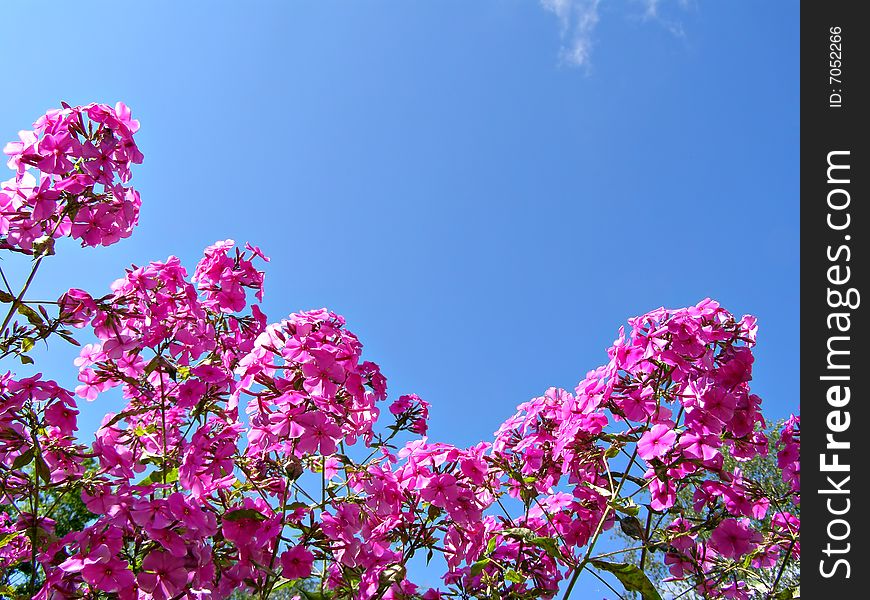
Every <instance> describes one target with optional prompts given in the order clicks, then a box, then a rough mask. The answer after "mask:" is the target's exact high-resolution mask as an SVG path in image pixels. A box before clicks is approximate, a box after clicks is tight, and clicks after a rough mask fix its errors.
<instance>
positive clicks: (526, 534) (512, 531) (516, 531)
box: [500, 527, 535, 540]
mask: <svg viewBox="0 0 870 600" xmlns="http://www.w3.org/2000/svg"><path fill="white" fill-rule="evenodd" d="M500 533H501V534H502V535H503V536H505V537H509V538H514V539H515V540H530V539H532V538H533V537H535V532H534V531H532V530H531V529H529V528H528V527H511V528H509V529H503V530H502V531H501V532H500Z"/></svg>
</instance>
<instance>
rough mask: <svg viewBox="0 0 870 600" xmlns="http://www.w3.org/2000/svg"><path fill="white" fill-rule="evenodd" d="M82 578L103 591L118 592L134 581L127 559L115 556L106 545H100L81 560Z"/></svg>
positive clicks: (131, 584) (130, 585)
mask: <svg viewBox="0 0 870 600" xmlns="http://www.w3.org/2000/svg"><path fill="white" fill-rule="evenodd" d="M81 572H82V578H83V579H84V580H85V581H87V582H88V583H89V584H90V585H91V586H92V587H94V588H96V589H97V590H100V591H103V592H118V591H120V590H123V589H125V588H129V587H132V586H133V585H134V583H135V581H136V580H135V578H134V576H133V572H132V571H131V570H130V569H128V568H127V561H124V560H120V559H118V558H115V557H114V556H112V555H111V554H110V553H109V549H108V548H107V547H106V546H100V547H99V548H97V550H95V551H94V552H93V553H92V554H91V556H89V557H88V558H86V559H85V560H84V561H83V565H82V570H81Z"/></svg>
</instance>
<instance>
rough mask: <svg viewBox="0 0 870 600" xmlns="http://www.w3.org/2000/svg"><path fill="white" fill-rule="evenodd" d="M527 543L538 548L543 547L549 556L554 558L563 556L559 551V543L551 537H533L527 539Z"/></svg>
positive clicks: (557, 558)
mask: <svg viewBox="0 0 870 600" xmlns="http://www.w3.org/2000/svg"><path fill="white" fill-rule="evenodd" d="M529 543H530V544H532V545H533V546H537V547H538V548H543V549H544V551H545V552H546V553H547V555H548V556H549V557H550V558H555V559H556V560H559V559H561V558H563V557H562V553H561V552H559V544H557V543H556V540H554V539H553V538H549V537H533V538H531V539H530V540H529Z"/></svg>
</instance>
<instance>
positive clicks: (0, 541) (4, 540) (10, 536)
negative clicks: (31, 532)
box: [0, 531, 22, 548]
mask: <svg viewBox="0 0 870 600" xmlns="http://www.w3.org/2000/svg"><path fill="white" fill-rule="evenodd" d="M20 535H22V532H20V531H10V532H8V533H4V534H2V535H0V548H2V547H3V546H5V545H6V544H8V543H9V542H11V541H12V540H14V539H15V538H17V537H18V536H20Z"/></svg>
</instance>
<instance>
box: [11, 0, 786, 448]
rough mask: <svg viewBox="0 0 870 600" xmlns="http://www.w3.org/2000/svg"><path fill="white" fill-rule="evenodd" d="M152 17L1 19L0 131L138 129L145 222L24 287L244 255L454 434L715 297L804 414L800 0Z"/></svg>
mask: <svg viewBox="0 0 870 600" xmlns="http://www.w3.org/2000/svg"><path fill="white" fill-rule="evenodd" d="M147 5H148V8H147V9H146V8H145V6H146V5H145V4H144V3H142V4H139V8H136V9H133V8H125V7H123V6H122V5H119V4H117V3H114V2H111V3H110V2H79V3H77V7H78V8H77V10H75V11H70V10H69V9H68V8H64V7H63V5H61V4H60V3H52V2H43V3H37V2H32V3H3V4H2V5H0V24H2V25H0V27H2V30H3V36H2V39H3V42H4V44H3V45H4V47H5V48H7V50H9V49H15V50H14V52H13V53H9V52H7V61H6V68H7V75H6V79H5V81H6V82H7V83H6V86H5V87H6V90H5V93H4V94H2V95H0V138H2V139H3V140H11V139H15V137H16V132H17V131H18V129H22V128H27V127H28V126H29V125H30V123H31V122H32V121H33V120H34V119H35V118H36V117H37V116H38V115H39V114H41V113H42V112H43V111H44V110H45V109H48V108H50V107H53V106H56V105H58V103H59V101H60V100H66V101H68V102H70V103H73V104H77V103H85V102H89V101H92V100H96V101H101V102H109V103H114V102H115V101H117V100H123V101H124V102H126V103H127V104H128V105H130V106H131V107H132V109H133V112H134V116H135V117H136V118H138V119H140V121H141V122H142V128H141V132H140V133H139V135H138V141H139V144H140V147H141V149H142V150H143V152H144V153H145V163H144V164H143V165H141V166H140V167H139V168H138V169H137V170H136V171H135V176H134V182H135V185H136V187H137V188H138V189H139V190H140V192H141V194H142V198H143V209H142V218H141V222H140V226H139V229H138V230H137V231H136V233H135V234H134V236H133V237H132V238H131V239H129V240H126V241H124V242H123V243H120V244H118V245H116V246H113V247H111V248H108V249H101V250H96V251H94V250H81V249H78V248H76V247H75V245H74V244H72V243H66V244H62V245H61V246H60V250H61V255H60V256H58V257H55V258H53V259H52V260H51V261H49V262H48V263H47V264H46V267H45V269H44V274H43V275H42V280H41V281H40V282H39V283H38V284H37V286H36V288H35V291H34V293H35V294H45V295H49V296H50V297H56V296H57V295H58V293H59V292H60V291H61V290H62V289H66V288H68V287H72V286H75V287H81V288H85V289H88V290H91V291H94V292H97V291H99V290H104V289H106V290H107V287H108V285H109V284H110V282H111V281H112V280H114V279H115V278H117V277H119V276H120V275H121V274H122V273H123V269H124V267H125V266H127V265H129V264H130V263H137V264H142V263H144V262H147V261H148V260H156V259H165V258H166V257H167V256H168V255H170V254H175V255H178V256H180V257H181V258H182V259H183V260H184V261H185V262H186V263H187V264H188V265H189V266H190V268H191V270H192V267H193V265H195V263H196V260H197V259H198V256H199V254H200V252H201V250H202V248H203V247H205V246H206V245H208V244H210V243H212V242H214V241H215V240H218V239H226V238H233V239H235V240H236V241H239V242H244V241H246V240H249V241H251V242H252V243H256V244H258V245H260V246H261V247H262V248H263V249H264V250H265V251H266V253H267V254H268V255H270V256H271V258H272V262H271V264H270V265H269V268H268V275H267V280H266V285H267V295H266V302H265V305H264V308H265V310H266V313H267V314H268V315H269V316H270V317H271V319H272V320H277V319H279V318H281V317H283V316H285V315H286V314H287V313H290V312H293V311H297V310H302V309H306V308H318V307H321V306H328V307H330V308H332V309H333V310H336V311H338V312H340V313H342V314H344V315H345V316H346V317H347V319H348V323H349V327H350V328H351V330H353V331H354V332H355V333H357V334H358V335H359V336H360V338H361V340H362V341H363V343H364V344H365V346H366V356H367V357H368V358H369V359H372V360H375V361H376V362H378V363H379V364H380V365H381V367H382V369H383V371H384V373H385V374H386V375H387V377H388V381H389V388H390V391H391V393H392V394H399V393H406V392H415V393H417V394H419V395H420V396H422V397H423V398H425V399H427V400H429V401H430V402H431V403H432V405H433V409H432V421H431V430H430V432H431V437H432V438H434V439H438V440H443V441H449V442H452V443H455V444H457V445H464V444H470V443H474V442H475V441H478V440H480V439H487V438H489V437H490V436H491V433H492V432H493V431H494V430H495V429H496V428H497V426H498V424H499V423H500V422H501V421H502V420H503V419H504V418H506V417H507V416H509V415H510V414H512V412H513V410H514V407H515V406H516V405H517V404H518V403H520V402H523V401H525V400H526V399H528V398H529V397H532V396H535V395H539V394H540V393H542V392H543V391H544V390H545V389H546V388H547V387H548V386H552V385H555V386H560V387H566V388H569V389H573V387H574V385H576V383H577V381H578V380H580V379H581V378H582V377H583V376H584V374H585V373H586V371H588V370H589V369H592V368H594V367H595V366H597V365H599V364H601V363H602V361H603V360H604V359H605V358H606V356H605V353H604V350H605V349H606V348H607V346H609V345H610V343H611V341H612V340H613V339H614V337H615V334H616V331H617V329H618V327H619V325H621V324H622V323H623V322H624V320H625V319H626V318H627V317H629V316H633V315H636V314H640V313H643V312H645V311H647V310H650V309H653V308H656V307H658V306H661V305H665V306H671V307H677V306H686V305H689V304H694V303H696V302H697V301H698V300H700V299H702V298H704V297H707V296H711V297H713V298H716V299H718V300H719V301H720V302H721V303H722V304H723V305H724V306H725V307H726V308H728V309H729V310H731V311H732V312H734V313H735V314H737V315H741V314H744V313H752V314H755V315H757V316H758V318H759V322H760V334H759V345H758V348H757V353H756V356H757V359H756V363H755V380H754V384H753V385H754V391H755V392H756V393H758V394H759V395H761V396H762V397H763V398H764V406H765V408H766V413H767V414H768V415H769V416H770V417H772V418H781V417H784V416H787V415H788V414H789V413H790V412H792V411H797V408H798V371H799V362H798V339H799V338H798V335H799V308H800V305H799V298H798V286H799V275H798V264H799V236H798V226H799V220H798V208H799V200H798V168H799V161H798V142H799V129H798V126H799V122H798V114H799V103H798V87H799V77H798V41H799V36H798V4H797V3H794V2H785V1H783V2H764V3H760V2H750V1H748V0H746V1H740V2H729V3H720V2H707V3H701V2H676V1H674V2H669V1H667V0H661V1H660V2H644V1H640V0H638V1H635V2H632V1H623V2H600V3H597V2H588V1H579V0H547V1H546V2H544V3H538V2H535V1H532V0H524V1H521V0H499V1H495V0H487V1H479V2H467V1H465V2H459V1H454V0H450V1H443V2H385V1H372V2H334V1H324V2H313V1H312V2H298V3H286V4H285V3H283V2H257V3H245V5H243V4H242V3H238V2H209V3H177V2H149V3H147ZM206 7H207V9H206ZM578 48H580V49H582V52H580V53H578V51H577V50H578ZM578 57H581V59H578ZM578 63H579V64H578ZM4 268H7V266H6V265H4ZM8 268H9V269H11V270H12V271H13V272H15V270H16V268H15V266H14V265H9V266H8ZM19 273H20V271H19ZM71 357H72V354H69V353H66V354H65V353H64V352H58V353H56V354H55V355H54V358H52V359H51V360H50V362H48V363H45V365H46V366H45V367H44V368H45V370H48V371H51V372H52V374H53V375H54V376H55V377H56V378H58V379H61V380H63V379H65V378H67V377H69V376H70V375H71V374H72V365H71V364H70V361H71ZM67 369H68V370H69V371H68V372H67ZM104 408H105V407H100V406H89V407H86V408H85V409H84V410H85V414H84V415H83V417H84V427H85V428H86V429H87V428H88V427H90V428H91V429H93V426H94V425H95V423H96V420H97V418H98V414H102V413H101V411H102V410H103V409H104Z"/></svg>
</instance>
